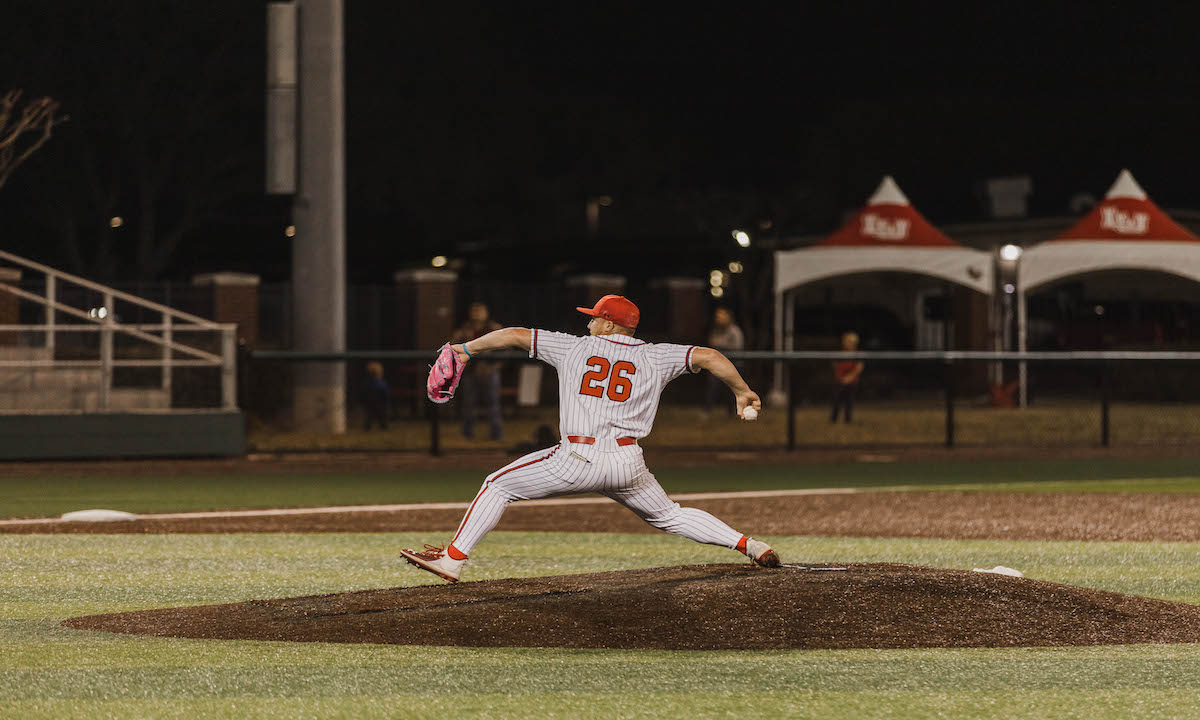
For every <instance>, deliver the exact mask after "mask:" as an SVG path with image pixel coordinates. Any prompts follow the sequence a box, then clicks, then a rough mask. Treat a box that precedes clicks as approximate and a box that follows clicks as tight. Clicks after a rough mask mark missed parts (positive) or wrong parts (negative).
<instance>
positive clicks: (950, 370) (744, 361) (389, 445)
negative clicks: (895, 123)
mask: <svg viewBox="0 0 1200 720" xmlns="http://www.w3.org/2000/svg"><path fill="white" fill-rule="evenodd" d="M434 355H435V353H434V352H433V351H428V352H414V351H392V352H382V351H373V352H357V353H345V354H340V355H314V354H305V353H292V352H282V351H280V352H266V351H263V352H258V353H254V354H253V355H251V356H248V357H247V358H246V359H245V360H246V365H245V367H244V371H243V373H242V377H243V388H242V390H241V391H240V393H239V397H241V398H242V400H243V403H244V404H243V407H244V409H245V410H246V411H247V413H248V414H249V415H250V417H251V418H252V423H253V424H252V433H251V445H252V446H253V447H255V448H257V449H259V450H264V451H269V450H309V449H359V450H420V451H431V452H435V453H438V452H444V451H447V450H454V451H461V450H471V449H489V450H495V449H505V450H509V449H512V450H519V449H522V448H524V447H530V448H533V447H542V446H545V445H546V444H550V443H552V442H554V441H556V439H557V435H558V412H557V410H558V408H557V402H558V385H557V376H556V375H555V373H554V370H553V369H552V368H550V367H549V366H545V365H543V364H541V363H535V362H531V361H529V360H528V359H527V358H525V357H524V355H523V354H520V353H497V354H494V355H489V359H497V360H498V361H499V362H500V363H501V368H500V383H499V387H500V392H499V396H500V424H501V426H502V438H501V439H493V438H492V437H491V432H490V430H491V428H490V427H489V410H488V406H487V403H486V402H485V401H484V400H482V399H481V400H480V401H478V402H476V403H475V404H476V407H475V422H474V423H473V424H474V432H473V436H472V437H467V436H466V433H465V430H466V429H467V428H466V425H467V423H466V420H467V417H466V416H465V411H466V410H467V407H468V404H467V402H465V401H464V399H463V395H462V393H460V395H459V397H456V398H455V399H454V400H453V401H452V402H450V403H448V404H446V405H441V406H435V405H434V404H432V403H430V402H429V401H428V400H427V399H426V398H425V391H424V386H425V377H426V373H427V370H428V364H429V363H430V362H432V359H433V357H434ZM729 356H730V358H731V359H733V360H734V361H735V362H736V364H737V365H738V366H739V368H740V371H741V372H742V374H743V376H744V377H745V378H746V379H747V381H748V382H749V383H750V385H751V387H753V388H754V389H755V390H756V391H757V392H758V393H759V394H760V396H762V398H763V401H764V407H765V409H764V411H763V412H762V413H761V414H760V416H759V419H758V420H757V421H755V422H744V421H741V420H739V419H738V418H736V416H734V414H733V406H732V394H731V393H730V392H729V391H728V390H727V389H726V388H725V387H724V386H723V385H722V384H721V383H720V382H719V381H716V380H715V378H712V377H711V376H710V375H709V374H707V373H701V374H698V375H684V376H683V377H681V378H679V379H677V380H675V381H674V382H672V383H671V384H670V385H668V386H667V388H666V390H665V391H664V393H663V396H662V403H661V405H660V410H659V414H658V417H657V419H656V422H655V425H654V432H653V433H652V434H651V435H650V437H648V438H646V439H645V440H644V441H643V443H642V444H643V445H644V446H645V447H662V448H695V449H698V450H699V449H727V450H752V449H756V448H773V449H785V448H788V449H799V448H862V449H864V450H865V449H872V448H880V449H886V448H908V447H921V446H926V447H942V446H949V447H1031V448H1035V447H1036V448H1078V447H1105V446H1159V445H1168V444H1169V445H1187V444H1193V443H1197V442H1200V374H1198V373H1196V372H1195V369H1196V368H1197V367H1198V366H1200V353H1170V352H1158V353H1154V352H1149V353H1123V352H1077V353H1025V354H1018V353H983V352H950V353H945V352H922V353H913V352H907V353H902V352H886V353H879V352H865V353H852V354H845V353H837V352H798V353H778V354H777V353H767V352H746V353H729ZM851 359H852V360H859V361H862V362H863V363H864V364H865V369H864V372H863V374H862V377H861V380H860V382H859V383H858V385H857V387H856V388H854V392H853V404H852V407H851V412H850V413H849V417H847V413H846V412H845V409H844V408H839V410H840V411H839V413H838V416H837V418H836V421H835V418H834V417H833V400H834V397H835V394H836V386H837V383H836V381H835V379H834V373H833V368H832V365H833V363H834V362H837V361H840V360H851ZM335 361H336V362H343V363H345V366H346V368H347V393H346V397H347V412H348V416H349V428H350V429H349V431H348V432H347V433H346V434H345V435H341V436H332V435H330V436H324V437H316V436H313V435H297V434H294V433H290V432H289V431H288V427H289V425H290V417H289V415H288V413H289V412H290V408H289V392H290V388H289V385H288V382H289V377H290V373H291V372H292V371H294V368H295V366H296V364H297V363H304V362H335ZM371 361H376V362H380V363H381V364H382V365H383V366H384V374H385V377H386V378H387V381H388V384H389V389H390V397H391V406H390V408H389V410H388V420H389V423H388V427H387V429H380V428H379V427H378V426H377V425H376V426H375V427H374V428H373V429H372V430H369V431H368V430H366V429H365V425H366V422H365V420H366V413H365V409H364V404H363V401H362V398H363V396H362V393H361V392H359V389H360V388H361V386H362V382H363V381H364V379H365V373H364V372H362V368H364V367H365V365H366V363H367V362H371ZM1022 364H1024V366H1025V368H1026V377H1027V386H1026V391H1025V393H1024V396H1025V400H1026V403H1025V406H1024V407H1022V406H1021V395H1022V393H1021V391H1020V386H1019V377H1020V375H1021V366H1022ZM535 368H536V369H535ZM789 408H790V412H789ZM539 443H540V444H539Z"/></svg>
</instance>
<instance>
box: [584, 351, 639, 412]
mask: <svg viewBox="0 0 1200 720" xmlns="http://www.w3.org/2000/svg"><path fill="white" fill-rule="evenodd" d="M587 367H588V371H587V372H585V373H584V374H583V383H582V384H581V385H580V386H579V394H580V395H590V396H592V397H604V396H605V395H606V394H607V395H608V399H609V400H613V401H615V402H625V401H626V400H628V399H629V394H630V391H631V390H633V376H634V374H635V373H637V368H636V367H634V365H633V363H631V362H629V361H628V360H618V361H617V362H615V363H611V362H609V361H608V359H607V358H602V357H600V356H599V355H593V356H591V357H590V358H588V361H587ZM605 380H607V381H608V387H607V389H606V388H605V386H604V384H603V383H604V381H605Z"/></svg>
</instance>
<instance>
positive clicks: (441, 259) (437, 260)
mask: <svg viewBox="0 0 1200 720" xmlns="http://www.w3.org/2000/svg"><path fill="white" fill-rule="evenodd" d="M447 262H449V261H448V260H446V256H445V255H434V256H433V260H431V261H430V262H429V264H430V265H432V266H434V267H446V263H447Z"/></svg>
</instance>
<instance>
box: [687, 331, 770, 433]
mask: <svg viewBox="0 0 1200 720" xmlns="http://www.w3.org/2000/svg"><path fill="white" fill-rule="evenodd" d="M692 367H698V368H700V369H702V370H707V371H709V372H710V373H712V374H713V375H715V376H717V378H719V379H720V380H721V382H723V383H725V384H726V385H728V386H729V389H730V390H732V391H733V394H734V397H736V398H737V411H738V417H743V415H742V411H743V410H745V409H746V408H747V407H752V408H754V410H755V412H757V411H759V410H762V401H761V400H760V399H759V397H758V395H757V394H756V393H755V392H754V391H753V390H751V389H750V386H749V385H747V384H746V381H745V380H744V379H742V374H741V373H739V372H738V370H737V368H736V367H734V366H733V363H731V362H729V358H727V357H725V356H724V355H723V354H722V353H721V352H720V351H719V350H713V349H712V348H706V347H698V348H696V349H695V351H693V352H692Z"/></svg>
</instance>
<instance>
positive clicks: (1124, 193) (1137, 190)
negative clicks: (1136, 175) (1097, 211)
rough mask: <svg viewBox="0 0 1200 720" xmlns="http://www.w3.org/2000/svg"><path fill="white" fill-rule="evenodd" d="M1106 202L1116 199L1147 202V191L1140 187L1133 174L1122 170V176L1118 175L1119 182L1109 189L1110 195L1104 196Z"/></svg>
mask: <svg viewBox="0 0 1200 720" xmlns="http://www.w3.org/2000/svg"><path fill="white" fill-rule="evenodd" d="M1104 198H1105V199H1106V200H1112V199H1114V198H1132V199H1134V200H1145V199H1147V198H1146V191H1145V190H1143V189H1142V186H1141V185H1138V182H1137V180H1134V179H1133V173H1131V172H1129V170H1126V169H1122V170H1121V174H1120V175H1117V181H1116V182H1114V183H1113V184H1112V187H1110V188H1109V189H1108V193H1107V194H1106V195H1105V196H1104Z"/></svg>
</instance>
